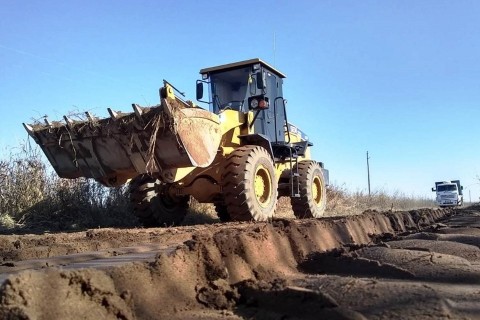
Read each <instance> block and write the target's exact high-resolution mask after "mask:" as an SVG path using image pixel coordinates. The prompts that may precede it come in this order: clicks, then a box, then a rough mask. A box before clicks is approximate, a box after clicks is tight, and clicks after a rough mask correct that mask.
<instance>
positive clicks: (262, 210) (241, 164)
mask: <svg viewBox="0 0 480 320" xmlns="http://www.w3.org/2000/svg"><path fill="white" fill-rule="evenodd" d="M222 187H223V188H222V189H223V196H224V201H225V206H226V208H227V212H228V214H229V215H230V218H231V219H232V220H236V221H249V220H255V221H267V220H269V219H271V218H272V217H273V215H274V213H275V209H276V206H277V195H278V190H277V188H278V183H277V179H276V177H275V168H274V166H273V160H272V158H271V156H270V155H269V153H268V152H267V150H265V149H264V148H263V147H259V146H254V145H247V146H243V147H239V148H238V149H236V150H235V151H234V152H232V153H231V154H230V155H229V156H228V158H227V160H226V162H225V166H224V172H223V175H222Z"/></svg>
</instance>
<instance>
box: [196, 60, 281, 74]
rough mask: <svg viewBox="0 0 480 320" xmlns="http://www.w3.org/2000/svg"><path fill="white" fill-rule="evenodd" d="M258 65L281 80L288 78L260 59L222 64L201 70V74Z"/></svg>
mask: <svg viewBox="0 0 480 320" xmlns="http://www.w3.org/2000/svg"><path fill="white" fill-rule="evenodd" d="M257 63H260V64H261V65H262V66H263V67H265V68H267V69H268V70H270V71H271V72H273V73H275V74H277V75H279V76H280V77H281V78H286V77H287V76H286V75H285V74H283V73H282V72H280V71H278V70H277V69H275V68H274V67H272V66H271V65H269V64H268V63H266V62H265V61H263V60H261V59H259V58H255V59H250V60H244V61H239V62H233V63H228V64H222V65H220V66H216V67H210V68H204V69H202V70H200V74H208V73H216V72H220V71H227V70H231V69H237V68H241V67H244V66H249V65H252V66H253V65H254V64H257Z"/></svg>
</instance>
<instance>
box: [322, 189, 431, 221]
mask: <svg viewBox="0 0 480 320" xmlns="http://www.w3.org/2000/svg"><path fill="white" fill-rule="evenodd" d="M327 198H328V201H327V215H329V216H338V215H352V214H360V213H362V212H364V211H367V210H377V211H404V210H413V209H420V208H432V207H435V203H434V201H433V200H432V199H427V198H421V197H416V196H407V195H406V194H404V193H401V192H399V191H396V192H394V193H393V194H389V193H387V192H386V191H385V190H376V191H374V192H372V193H371V194H370V195H368V193H367V192H365V191H355V192H350V191H348V190H347V189H346V188H345V187H337V186H329V187H328V189H327Z"/></svg>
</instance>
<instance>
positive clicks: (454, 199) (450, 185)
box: [432, 180, 463, 207]
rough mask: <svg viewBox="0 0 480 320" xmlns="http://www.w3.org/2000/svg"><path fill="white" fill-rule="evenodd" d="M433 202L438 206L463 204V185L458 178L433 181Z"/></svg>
mask: <svg viewBox="0 0 480 320" xmlns="http://www.w3.org/2000/svg"><path fill="white" fill-rule="evenodd" d="M432 191H433V192H436V198H435V203H436V204H437V205H438V206H440V207H457V206H461V205H463V186H462V185H461V184H460V180H452V181H441V182H435V188H432Z"/></svg>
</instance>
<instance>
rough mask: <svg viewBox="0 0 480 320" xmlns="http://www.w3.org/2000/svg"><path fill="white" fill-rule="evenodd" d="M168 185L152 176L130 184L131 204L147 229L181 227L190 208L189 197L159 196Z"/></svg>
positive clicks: (135, 180)
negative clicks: (160, 191)
mask: <svg viewBox="0 0 480 320" xmlns="http://www.w3.org/2000/svg"><path fill="white" fill-rule="evenodd" d="M166 186H167V185H166V184H164V183H162V182H160V181H159V180H157V179H155V178H152V177H150V176H146V175H141V176H138V177H136V178H135V179H133V180H132V181H131V182H130V202H131V204H132V207H133V213H134V214H135V215H136V216H137V217H138V219H139V220H140V222H141V223H142V224H143V225H144V226H145V227H170V226H175V225H179V224H180V223H181V222H182V221H183V219H184V218H185V215H186V214H187V212H188V208H189V204H188V201H189V197H188V196H187V197H179V198H175V199H173V198H171V197H169V196H167V195H163V194H159V193H158V191H159V190H162V188H166Z"/></svg>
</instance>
